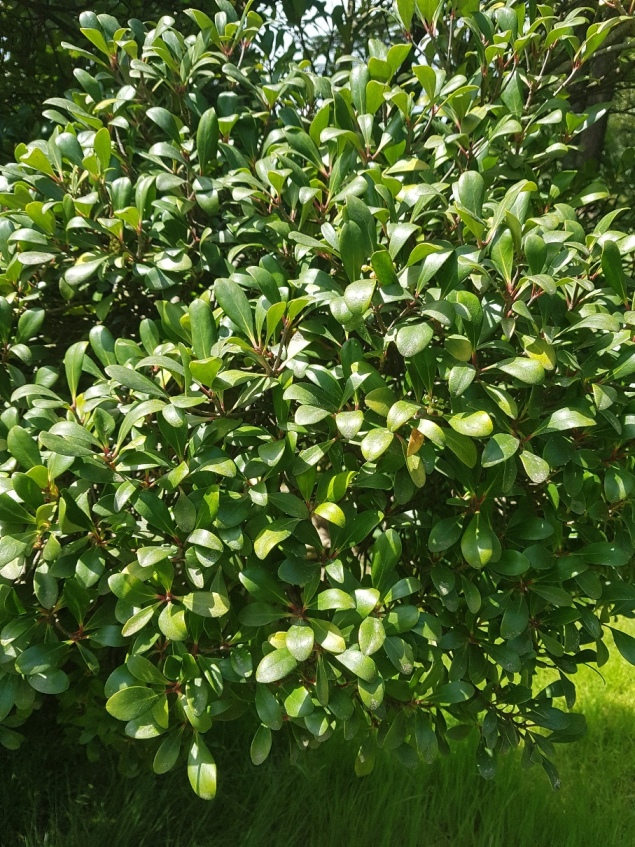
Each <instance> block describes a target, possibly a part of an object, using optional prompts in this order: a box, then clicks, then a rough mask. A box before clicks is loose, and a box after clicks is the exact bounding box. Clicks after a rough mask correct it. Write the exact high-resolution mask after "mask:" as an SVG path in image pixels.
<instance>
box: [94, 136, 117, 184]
mask: <svg viewBox="0 0 635 847" xmlns="http://www.w3.org/2000/svg"><path fill="white" fill-rule="evenodd" d="M93 146H94V149H95V155H96V156H97V160H98V162H99V165H100V168H101V171H102V173H103V172H104V171H105V170H106V169H107V168H108V166H109V165H110V157H111V156H112V142H111V140H110V131H109V129H108V127H105V126H104V127H102V128H101V129H100V130H98V131H97V132H96V133H95V140H94V142H93Z"/></svg>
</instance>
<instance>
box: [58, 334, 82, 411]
mask: <svg viewBox="0 0 635 847" xmlns="http://www.w3.org/2000/svg"><path fill="white" fill-rule="evenodd" d="M87 346H88V342H86V341H78V342H77V343H76V344H72V345H71V346H70V347H69V348H68V350H67V351H66V355H65V356H64V368H65V371H66V382H67V384H68V388H69V391H70V392H71V397H72V399H73V403H74V402H75V398H76V397H77V388H78V386H79V380H80V377H81V375H82V368H83V365H84V353H85V352H86V347H87Z"/></svg>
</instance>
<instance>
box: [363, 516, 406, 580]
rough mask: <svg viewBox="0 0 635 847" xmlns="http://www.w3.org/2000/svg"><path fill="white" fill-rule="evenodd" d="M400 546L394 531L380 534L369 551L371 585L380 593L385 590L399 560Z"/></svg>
mask: <svg viewBox="0 0 635 847" xmlns="http://www.w3.org/2000/svg"><path fill="white" fill-rule="evenodd" d="M401 552H402V545H401V538H400V537H399V534H398V533H397V532H396V531H395V530H394V529H387V530H386V532H382V533H381V534H380V535H379V536H378V537H377V539H376V540H375V543H374V544H373V546H372V550H371V560H370V562H371V564H370V572H371V578H372V581H373V585H374V586H375V588H377V589H379V590H380V591H382V590H384V589H385V588H386V583H387V581H388V580H389V579H390V576H391V574H392V572H393V571H394V569H395V567H396V565H397V564H398V562H399V560H400V558H401Z"/></svg>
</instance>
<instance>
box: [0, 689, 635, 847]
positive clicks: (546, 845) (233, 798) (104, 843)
mask: <svg viewBox="0 0 635 847" xmlns="http://www.w3.org/2000/svg"><path fill="white" fill-rule="evenodd" d="M587 714H588V717H589V731H588V733H587V736H586V738H585V739H584V740H583V741H582V742H580V743H578V744H574V745H571V746H570V747H569V746H566V747H560V748H559V750H558V753H559V755H558V764H559V768H560V772H561V776H562V789H561V791H560V792H557V793H555V792H553V791H552V790H551V788H550V786H549V783H548V782H547V779H546V777H545V776H544V774H543V773H542V771H541V770H538V769H537V768H534V769H532V770H530V771H523V770H521V768H520V763H519V757H518V756H516V755H510V756H507V757H505V758H504V759H503V760H502V762H501V765H500V767H499V772H498V774H497V777H496V779H495V780H493V781H492V782H485V781H484V780H483V779H481V777H479V776H478V774H477V773H476V766H475V763H474V757H473V745H470V744H469V742H468V743H465V744H462V745H457V747H456V749H455V750H454V752H453V755H452V756H451V757H449V758H447V759H442V760H438V761H436V762H434V763H433V764H432V765H431V766H429V767H421V768H419V769H417V770H416V771H414V772H410V771H406V770H405V769H404V768H402V767H401V766H400V765H398V764H396V763H394V762H391V761H389V760H388V759H387V758H384V759H381V760H379V761H378V763H377V767H376V769H375V771H374V772H373V774H372V775H371V776H369V777H366V778H364V779H361V780H358V779H357V778H356V777H355V775H354V773H353V758H354V750H349V751H347V752H345V753H342V750H341V748H336V745H335V744H332V745H331V744H326V745H325V747H324V748H322V749H320V750H318V751H312V752H309V754H308V756H307V757H301V763H302V766H301V767H300V768H297V767H295V768H292V767H291V766H289V765H288V764H287V763H286V760H285V758H284V756H283V755H282V752H283V751H279V752H278V755H276V756H275V757H274V758H273V759H272V760H270V761H268V762H267V763H265V764H264V765H263V766H261V767H260V768H255V767H253V766H252V765H251V764H250V763H249V762H248V745H249V741H250V737H249V734H248V733H246V732H244V729H243V730H241V728H240V727H239V728H232V727H227V728H223V731H224V732H225V736H226V739H227V740H226V741H225V745H224V747H223V748H222V749H221V751H220V752H219V754H218V756H217V760H218V765H219V777H220V779H219V794H218V797H217V800H216V801H215V802H214V803H205V802H203V801H201V800H198V799H197V798H196V797H195V796H194V795H193V794H192V793H191V791H190V788H189V785H188V784H187V778H186V776H185V774H184V769H183V768H181V767H180V768H178V770H176V771H175V772H174V773H171V774H168V775H167V776H164V777H155V776H153V775H152V774H151V773H147V772H143V773H141V774H140V775H139V776H138V777H135V778H133V779H129V778H123V777H121V776H119V775H118V773H117V768H116V763H115V759H114V758H110V757H105V758H104V759H103V760H102V761H100V762H99V763H98V764H95V765H91V764H90V763H88V762H87V761H86V759H85V758H84V757H83V753H82V751H76V752H72V753H70V752H69V751H65V750H64V749H63V748H58V747H57V746H56V745H55V738H56V735H57V733H58V732H59V730H57V729H56V728H55V725H54V724H52V723H51V720H50V718H47V717H46V716H41V717H40V719H39V720H38V724H39V727H38V733H37V736H34V735H31V736H30V738H31V739H32V740H31V741H30V742H29V743H28V746H26V747H25V748H23V750H22V751H19V752H17V753H2V754H0V762H1V763H2V764H1V773H2V779H1V780H0V804H1V812H2V823H1V824H0V843H1V844H2V847H16V845H23V847H44V845H46V847H80V845H81V847H85V845H90V847H132V846H133V845H134V847H150V845H152V847H156V845H161V847H212V845H213V847H274V845H275V847H281V845H284V847H366V845H372V847H393V845H399V847H450V845H452V847H503V845H505V847H507V845H510V846H511V847H529V845H531V847H552V845H554V844H556V845H558V847H598V845H601V844H607V845H610V847H632V845H633V844H635V802H634V801H635V738H634V737H633V732H632V724H633V716H632V712H631V711H630V710H629V709H628V708H624V707H623V706H622V704H621V703H620V704H619V705H618V704H607V705H603V703H602V700H601V699H598V700H594V701H593V703H592V705H591V707H590V708H589V707H587ZM279 746H280V747H282V744H279Z"/></svg>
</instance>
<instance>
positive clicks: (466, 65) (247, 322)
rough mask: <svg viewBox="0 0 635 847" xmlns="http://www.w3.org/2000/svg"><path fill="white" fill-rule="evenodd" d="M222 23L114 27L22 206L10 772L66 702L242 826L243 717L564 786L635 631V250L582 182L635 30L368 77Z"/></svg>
mask: <svg viewBox="0 0 635 847" xmlns="http://www.w3.org/2000/svg"><path fill="white" fill-rule="evenodd" d="M217 3H218V7H219V11H218V13H217V14H216V16H215V18H214V20H211V19H210V18H209V17H207V16H206V15H205V14H203V13H201V12H191V13H190V16H191V18H192V20H193V22H194V24H195V26H196V31H195V32H194V33H193V34H190V35H187V36H184V35H183V34H181V33H180V32H179V31H178V30H176V29H175V28H174V22H173V21H172V20H171V19H169V18H163V19H161V21H159V23H158V24H157V25H156V26H155V27H152V28H151V29H144V28H143V27H142V26H141V25H140V24H139V23H138V22H134V21H133V22H131V23H130V25H129V27H128V28H125V27H120V26H119V24H118V23H117V22H116V21H114V20H113V19H112V18H109V17H108V16H103V15H102V16H99V17H95V16H93V15H91V14H90V13H85V14H84V15H83V18H82V25H83V31H84V34H85V35H86V36H87V38H88V39H89V40H90V41H91V42H92V43H93V44H94V45H95V46H96V48H97V50H98V54H97V55H95V56H93V55H92V54H90V53H88V52H86V51H84V50H80V49H79V48H72V51H73V53H74V55H76V56H81V57H82V58H84V59H86V60H88V61H90V62H91V63H92V66H93V72H92V74H91V73H89V72H88V71H87V70H85V69H78V70H77V72H76V76H77V79H78V82H79V84H80V86H81V90H80V89H78V90H76V91H72V92H69V93H68V94H67V97H66V99H56V100H54V101H53V102H51V103H49V105H51V106H52V110H51V111H49V117H50V118H51V119H53V120H54V121H56V122H57V123H58V126H57V128H56V129H55V130H54V132H53V134H52V136H51V138H50V139H48V140H47V141H41V142H35V143H33V144H31V145H29V146H28V147H26V148H25V147H20V148H19V149H18V150H17V162H16V163H15V164H13V165H10V166H7V167H6V168H5V169H4V171H3V179H4V182H5V185H4V191H3V193H2V195H1V196H0V202H1V203H2V205H3V206H4V208H5V211H4V212H3V215H2V217H1V218H0V236H1V246H2V262H3V264H2V277H0V286H1V288H0V290H1V291H2V293H3V295H4V297H3V298H2V300H0V322H1V328H2V333H3V334H2V340H3V345H4V347H3V361H4V362H5V363H6V372H5V373H4V376H3V391H4V394H5V397H6V402H5V407H4V410H3V412H2V415H1V416H0V422H1V423H0V451H1V453H0V461H1V462H2V464H1V465H0V487H1V490H2V493H1V494H0V526H1V528H2V547H1V553H0V568H1V569H0V577H1V580H0V610H1V611H0V621H1V622H2V631H1V633H0V717H1V718H2V719H3V721H4V723H3V726H2V727H1V728H0V740H1V741H2V742H3V743H4V744H5V745H7V746H9V747H12V746H16V745H17V744H18V743H19V741H20V739H21V736H20V735H19V733H18V732H17V731H16V727H18V726H19V725H20V724H22V723H23V722H24V721H25V720H26V718H27V717H28V715H29V713H30V712H31V711H32V710H33V709H34V708H37V707H38V706H39V705H40V703H41V702H42V698H43V695H54V696H56V697H57V700H58V702H59V719H60V721H61V722H62V723H63V724H64V725H65V726H66V727H67V730H68V732H69V733H70V734H71V735H72V736H73V737H79V740H80V741H81V742H82V743H84V744H87V745H88V748H89V751H90V752H91V753H92V754H96V752H97V748H98V746H99V743H100V742H105V743H110V744H112V745H114V746H115V747H118V748H119V749H121V751H122V752H123V753H125V755H128V750H129V743H128V741H127V738H126V737H128V738H135V739H140V740H141V742H142V743H140V744H139V745H136V746H137V747H138V748H139V749H140V750H141V752H142V753H143V752H145V751H147V750H149V749H151V750H152V755H154V769H155V771H157V772H158V773H163V772H165V771H167V770H169V769H170V768H171V767H172V766H174V765H175V764H176V762H177V761H178V760H179V759H180V758H181V756H183V758H187V763H188V772H189V778H190V781H191V783H192V786H193V788H194V790H195V791H196V792H197V793H199V794H200V795H201V796H202V797H206V798H209V797H212V796H213V795H214V792H215V784H216V769H215V765H214V759H213V756H212V752H211V750H210V746H212V747H213V740H212V739H213V737H214V729H213V727H214V724H215V723H216V722H217V721H228V720H232V719H235V718H238V717H240V716H244V719H245V720H247V721H250V722H251V723H252V724H253V730H254V732H255V734H254V736H253V741H252V744H251V756H252V759H253V761H254V762H255V763H259V762H262V761H263V760H264V759H265V758H266V757H267V755H268V753H269V750H270V747H271V745H272V737H273V734H274V733H277V732H284V734H285V735H287V736H288V738H289V739H290V741H291V744H292V748H293V749H294V750H296V751H299V750H302V749H304V748H306V747H315V746H316V745H317V744H319V743H321V742H323V741H326V740H327V739H328V738H329V737H330V736H331V735H333V736H334V737H336V738H338V739H339V740H340V741H341V740H342V739H346V740H349V741H353V742H354V743H355V744H357V745H358V746H359V755H358V757H357V764H356V770H357V773H358V774H360V775H363V774H365V773H368V772H369V771H370V770H371V769H372V766H373V761H374V756H375V750H376V748H377V747H381V748H384V749H387V750H391V751H394V755H395V756H396V757H397V758H398V759H399V760H400V761H401V762H403V763H404V764H405V765H413V764H415V763H416V762H417V761H418V759H419V758H423V759H424V760H426V761H429V760H430V759H432V757H434V756H435V755H436V753H437V751H441V752H442V753H446V752H447V751H448V749H449V747H448V741H450V740H452V739H457V740H458V739H460V738H463V737H464V736H466V735H468V734H469V733H471V732H472V731H474V732H477V733H479V734H480V742H479V745H478V753H477V764H478V767H479V769H480V771H481V773H482V774H483V775H484V776H486V777H491V776H493V774H494V770H495V761H496V756H497V755H498V754H499V753H503V752H505V751H507V750H508V749H510V748H514V747H518V746H519V745H522V747H523V749H524V754H523V762H524V764H525V765H527V766H530V765H533V764H535V763H538V764H541V765H542V766H543V767H544V768H545V770H546V771H547V773H548V775H549V777H550V778H551V780H552V781H553V782H554V784H556V783H557V774H556V771H555V768H554V765H553V762H552V759H553V755H554V743H555V742H566V741H571V740H573V739H575V738H577V737H579V736H580V735H581V734H582V732H583V731H584V720H583V717H582V716H581V715H579V714H577V713H575V712H572V711H570V710H571V709H572V708H573V706H574V704H575V685H574V682H573V679H574V678H575V673H576V670H577V668H578V666H579V665H580V664H582V663H594V664H597V665H598V666H601V665H602V664H603V663H604V662H605V661H606V659H607V656H608V650H607V646H606V643H605V637H606V635H607V633H608V631H609V630H611V629H613V628H612V626H611V619H612V616H614V615H616V614H618V613H619V614H629V615H630V614H632V611H633V609H634V608H635V586H634V585H633V582H632V576H633V572H632V558H633V555H632V554H633V535H634V533H635V516H634V514H633V502H632V498H631V494H632V490H633V486H634V483H635V477H634V476H633V473H632V469H633V468H632V466H633V458H632V455H631V452H630V446H629V445H630V442H631V440H632V438H633V436H634V435H635V403H634V400H633V383H632V381H633V374H634V373H635V345H634V344H633V325H634V323H635V318H634V315H635V311H633V309H632V303H631V299H632V288H633V281H632V279H631V278H630V276H628V274H627V272H626V270H625V265H626V263H628V267H630V265H631V264H632V254H633V251H634V250H635V239H633V237H632V236H631V235H628V234H625V233H623V232H620V231H619V230H618V229H615V226H616V221H617V219H618V217H619V211H612V212H610V213H609V214H606V215H604V216H602V215H601V214H600V213H599V212H598V210H599V208H600V205H599V204H600V203H601V201H602V200H603V199H604V198H605V197H606V191H605V189H604V188H603V186H602V185H601V184H599V183H594V184H592V185H588V184H586V183H585V182H584V181H583V179H582V177H581V175H580V174H578V173H577V172H575V171H573V170H567V169H566V168H565V164H566V157H567V154H568V153H569V151H570V150H571V149H573V145H574V144H575V143H576V139H577V138H578V137H579V135H580V133H581V132H583V131H584V129H585V128H586V127H587V126H588V125H589V124H590V123H591V122H592V121H593V119H595V118H596V117H597V116H598V115H599V114H601V109H600V108H598V109H597V110H596V112H595V113H594V114H592V115H578V114H575V113H574V112H573V111H572V110H571V108H570V106H569V103H568V99H567V96H568V85H569V83H570V82H571V80H572V79H573V78H574V77H576V74H577V75H578V76H577V77H576V78H581V76H582V75H583V74H584V68H585V62H586V60H587V59H588V58H589V56H590V55H591V54H592V53H593V51H594V50H596V49H598V48H599V47H600V45H601V44H602V41H603V39H604V38H605V37H606V36H607V34H608V33H609V32H610V30H611V27H612V26H613V25H614V24H615V23H617V22H618V19H615V20H614V21H611V22H609V23H608V24H606V25H604V26H598V25H595V24H593V25H590V26H588V27H586V28H585V26H586V25H585V18H584V13H583V12H581V11H577V12H573V13H571V15H569V17H568V18H566V19H557V18H555V17H554V16H552V15H551V13H550V10H549V9H548V7H545V6H540V11H539V12H538V11H536V7H532V6H531V4H530V5H529V6H525V5H524V4H517V3H508V4H507V5H506V6H501V5H500V4H492V5H491V6H490V5H489V4H485V5H484V6H483V7H482V8H481V9H477V8H476V4H472V3H459V4H458V13H457V11H456V9H455V8H454V7H451V6H450V4H443V3H439V4H429V3H423V2H422V3H420V4H418V5H417V8H416V14H417V15H418V16H419V18H420V23H419V25H420V26H422V27H423V28H424V29H425V33H426V34H425V36H424V37H423V39H422V40H421V41H420V43H419V44H413V43H411V40H410V29H411V24H412V16H413V7H412V6H411V5H409V4H408V3H399V4H398V16H399V18H398V20H399V21H400V24H401V26H402V28H403V30H404V31H405V32H406V36H407V38H406V39H405V40H404V41H402V42H400V43H397V44H394V45H392V46H390V47H389V46H387V45H385V44H383V43H382V42H380V41H376V40H375V41H371V42H370V45H369V53H368V55H367V56H365V57H364V58H363V59H359V58H352V57H350V58H349V60H348V64H346V62H344V63H342V64H341V69H340V70H338V71H337V72H336V73H335V74H334V76H333V77H330V78H329V77H325V76H318V75H316V74H315V73H313V72H312V71H311V69H310V67H309V66H308V64H307V63H306V62H305V63H301V64H299V65H295V66H294V65H290V66H288V67H287V66H286V65H276V63H275V57H274V58H272V50H273V46H272V45H273V37H272V34H271V30H270V29H268V28H267V27H266V26H264V28H263V23H262V21H261V19H260V18H259V17H258V16H257V15H255V14H253V13H250V12H246V13H245V14H244V15H243V17H242V18H240V19H237V17H236V15H235V13H234V11H233V8H232V7H231V6H230V5H229V4H228V3H226V2H222V0H217ZM433 7H434V8H436V11H434V8H433ZM580 28H582V30H583V37H580V34H579V33H580ZM584 33H585V34H584ZM82 336H83V337H82ZM613 638H614V639H615V644H616V646H617V648H618V650H619V651H620V652H621V653H622V654H623V655H624V656H625V657H626V658H627V659H629V661H632V662H635V640H634V639H633V638H631V637H630V636H628V635H626V634H624V633H621V632H620V631H619V630H618V629H613ZM545 668H547V669H549V670H550V671H551V676H550V680H551V681H550V683H549V684H548V685H547V686H546V687H542V685H540V684H539V683H538V682H537V681H536V675H537V673H539V672H541V677H540V678H541V679H543V680H544V675H543V674H542V669H545Z"/></svg>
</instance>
